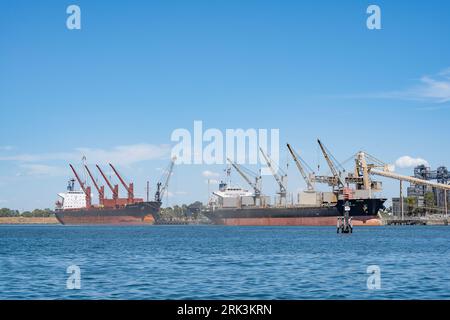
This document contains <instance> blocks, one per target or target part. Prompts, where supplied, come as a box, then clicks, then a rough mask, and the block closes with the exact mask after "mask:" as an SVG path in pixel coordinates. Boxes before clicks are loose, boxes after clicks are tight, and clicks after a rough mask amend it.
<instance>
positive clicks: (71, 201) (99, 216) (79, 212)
mask: <svg viewBox="0 0 450 320" xmlns="http://www.w3.org/2000/svg"><path fill="white" fill-rule="evenodd" d="M110 167H111V168H112V170H113V171H114V172H115V174H116V175H117V177H118V178H119V181H120V182H121V183H122V185H123V186H124V188H125V189H126V191H127V193H128V196H127V198H119V187H118V185H114V186H113V185H112V184H111V182H110V181H109V179H108V178H107V177H106V175H105V174H104V173H103V171H102V170H101V168H100V167H99V166H98V165H97V169H98V170H99V172H100V173H101V175H102V177H103V179H104V180H105V182H106V184H107V185H108V187H109V188H110V189H111V191H112V198H111V199H107V198H105V188H104V186H99V185H98V184H97V181H96V180H95V179H94V177H93V175H92V173H91V171H90V170H89V168H88V167H87V165H84V168H85V170H86V173H87V174H88V175H89V177H90V179H91V181H92V183H93V185H94V186H95V188H96V189H97V191H98V196H99V200H98V202H99V203H98V204H96V205H93V204H92V199H91V187H90V186H87V183H86V182H83V181H82V180H81V179H80V176H79V175H78V173H77V172H76V171H75V168H74V167H73V166H72V165H70V168H71V169H72V171H73V173H74V175H75V177H76V179H77V181H78V183H79V185H80V187H81V190H75V179H71V180H70V181H69V185H68V187H67V191H66V192H64V193H59V194H58V197H59V199H58V201H57V202H56V209H55V216H56V218H57V219H58V221H59V222H60V223H61V224H63V225H83V224H89V225H151V224H153V223H154V222H155V219H156V217H157V216H158V214H159V210H160V207H161V201H160V198H158V199H155V201H144V200H143V199H141V198H135V197H134V188H133V183H130V184H126V183H125V181H124V180H123V179H122V177H121V176H120V175H119V173H118V172H117V170H116V169H115V167H114V166H113V165H111V164H110Z"/></svg>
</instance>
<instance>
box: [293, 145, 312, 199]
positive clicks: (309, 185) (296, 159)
mask: <svg viewBox="0 0 450 320" xmlns="http://www.w3.org/2000/svg"><path fill="white" fill-rule="evenodd" d="M287 148H288V150H289V153H290V154H291V156H292V158H293V159H294V162H295V164H296V165H297V168H298V171H300V174H301V175H302V177H303V180H305V182H306V186H307V189H308V191H314V185H313V181H312V180H311V178H310V177H309V176H308V175H307V174H306V172H305V169H304V168H303V166H302V164H301V163H300V161H303V160H302V159H301V157H300V156H299V155H298V154H297V153H296V152H295V151H294V149H293V148H292V147H291V145H290V144H289V143H288V144H287ZM303 162H304V161H303ZM304 163H305V162H304ZM305 164H306V163H305Z"/></svg>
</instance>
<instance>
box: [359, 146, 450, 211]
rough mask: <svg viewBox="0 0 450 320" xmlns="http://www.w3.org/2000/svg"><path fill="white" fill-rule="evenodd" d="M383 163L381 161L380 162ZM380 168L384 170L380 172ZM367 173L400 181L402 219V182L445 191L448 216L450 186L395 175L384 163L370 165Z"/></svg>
mask: <svg viewBox="0 0 450 320" xmlns="http://www.w3.org/2000/svg"><path fill="white" fill-rule="evenodd" d="M365 156H366V154H365V153H362V154H361V157H362V158H363V159H364V158H365ZM379 162H381V161H379ZM380 167H381V168H382V169H381V170H380ZM367 172H368V174H371V175H377V176H382V177H386V178H391V179H396V180H399V181H400V205H401V208H402V209H401V210H402V219H403V194H402V193H403V192H402V189H403V187H402V182H404V181H407V182H410V183H412V184H416V185H417V184H418V185H426V186H430V187H433V188H437V189H441V190H444V199H445V200H444V206H445V208H444V211H445V214H446V215H448V204H447V192H448V191H449V190H450V185H449V184H445V183H436V182H431V181H428V180H423V179H420V178H417V177H410V176H404V175H401V174H398V173H394V172H391V171H390V170H389V167H388V166H387V165H382V163H380V164H378V166H374V165H368V166H367Z"/></svg>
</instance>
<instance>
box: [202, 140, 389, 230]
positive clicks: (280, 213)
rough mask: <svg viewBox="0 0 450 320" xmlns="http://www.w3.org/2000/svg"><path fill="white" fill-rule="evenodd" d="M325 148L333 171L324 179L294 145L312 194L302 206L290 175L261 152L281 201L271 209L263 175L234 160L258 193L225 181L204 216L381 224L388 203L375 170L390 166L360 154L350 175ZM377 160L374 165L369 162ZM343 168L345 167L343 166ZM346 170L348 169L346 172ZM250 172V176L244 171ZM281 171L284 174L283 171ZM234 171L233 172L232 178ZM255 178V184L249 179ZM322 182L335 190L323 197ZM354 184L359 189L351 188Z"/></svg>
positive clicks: (236, 221) (273, 222) (233, 221)
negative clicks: (291, 196)
mask: <svg viewBox="0 0 450 320" xmlns="http://www.w3.org/2000/svg"><path fill="white" fill-rule="evenodd" d="M318 143H319V146H320V148H321V150H322V152H323V155H324V157H325V159H326V161H327V163H328V166H329V167H330V170H331V172H332V175H331V176H318V175H315V173H314V172H311V171H312V170H309V171H310V173H309V174H308V173H307V172H306V167H309V166H307V164H306V163H305V162H304V161H303V159H301V157H300V156H299V155H298V154H297V153H296V152H295V151H294V150H293V149H292V147H291V146H290V145H289V144H288V145H287V147H288V150H289V152H290V154H291V155H292V157H293V159H294V162H295V164H296V166H297V168H298V169H299V172H300V173H301V175H302V177H303V179H304V180H305V182H306V185H307V190H305V191H303V192H301V193H299V194H298V200H297V203H295V204H294V203H293V201H291V202H290V203H289V201H288V200H287V174H285V173H284V172H282V170H281V169H279V170H276V169H275V165H274V163H273V161H272V160H271V159H270V158H269V156H268V155H266V154H265V152H264V151H263V150H262V149H261V150H260V151H261V154H262V155H263V157H264V159H265V161H266V163H267V166H268V167H269V168H270V169H271V170H272V174H273V176H274V178H275V180H276V182H277V184H278V186H279V192H278V199H277V200H276V201H275V202H276V203H275V204H274V205H271V204H270V197H268V196H264V195H262V192H261V186H260V182H261V176H260V175H256V174H254V173H252V172H251V171H249V170H248V169H245V168H244V167H242V166H241V165H238V164H237V163H235V162H232V161H231V160H228V161H229V162H230V164H231V165H232V167H233V168H234V169H235V170H236V171H237V172H238V173H239V174H240V175H241V176H242V178H243V179H244V180H245V181H246V182H247V183H248V184H249V185H250V186H251V187H252V188H253V192H250V191H248V190H245V189H243V188H233V187H231V185H230V183H225V182H221V183H220V185H219V190H218V191H216V192H213V196H212V198H211V200H210V202H209V204H208V206H207V208H206V209H205V210H204V211H203V214H204V215H205V216H206V217H208V218H209V219H210V220H211V221H212V222H213V223H215V224H221V225H235V226H236V225H238V226H243V225H246V226H336V225H337V222H338V219H339V218H342V217H343V216H344V211H346V212H348V214H349V216H350V217H351V218H352V223H353V225H370V226H375V225H381V220H380V218H379V216H378V213H379V211H380V210H383V209H384V202H385V201H386V199H384V198H378V197H375V196H374V193H375V192H380V191H381V190H382V188H381V186H382V185H381V182H379V181H372V180H371V179H370V176H369V170H370V169H372V168H377V167H386V165H385V164H384V163H382V162H381V161H379V160H377V159H376V158H374V157H372V156H370V155H368V154H366V153H364V152H358V153H357V154H356V155H355V171H354V172H353V173H348V174H346V172H345V170H339V164H338V162H337V161H336V160H335V159H334V158H333V157H332V156H331V153H330V152H329V151H328V150H327V149H326V148H325V146H324V145H323V144H322V143H321V142H320V140H318ZM368 159H369V160H371V163H370V164H368V163H367V160H368ZM341 167H342V166H341ZM342 169H343V168H342ZM244 171H245V172H244ZM277 171H280V172H281V175H280V174H279V173H278V172H277ZM229 172H230V170H227V173H228V175H229ZM249 175H252V176H253V178H254V180H252V179H250V178H249ZM316 183H324V184H328V185H329V186H330V187H331V188H332V191H330V192H322V191H318V190H316V188H315V184H316ZM351 185H354V188H352V187H350V186H351Z"/></svg>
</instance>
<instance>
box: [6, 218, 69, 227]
mask: <svg viewBox="0 0 450 320" xmlns="http://www.w3.org/2000/svg"><path fill="white" fill-rule="evenodd" d="M2 224H60V223H59V221H58V220H57V219H56V217H0V225H2Z"/></svg>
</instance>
